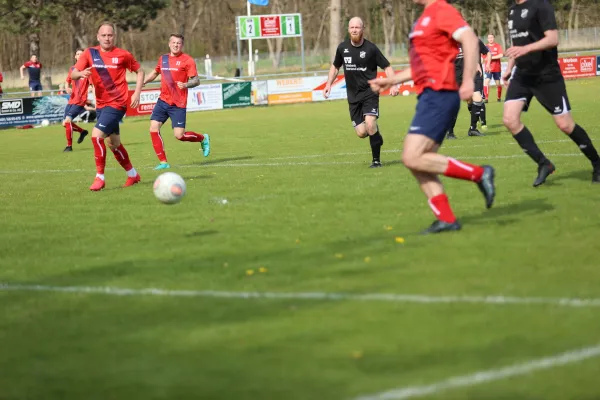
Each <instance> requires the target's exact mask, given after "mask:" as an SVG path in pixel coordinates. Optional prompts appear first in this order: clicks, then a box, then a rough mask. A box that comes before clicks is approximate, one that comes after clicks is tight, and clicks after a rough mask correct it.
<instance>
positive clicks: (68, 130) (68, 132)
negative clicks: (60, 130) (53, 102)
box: [62, 104, 73, 153]
mask: <svg viewBox="0 0 600 400" xmlns="http://www.w3.org/2000/svg"><path fill="white" fill-rule="evenodd" d="M70 108H71V104H67V107H65V115H64V116H63V118H64V119H63V122H62V125H63V126H64V127H65V136H66V138H67V147H65V149H64V150H63V153H67V152H71V151H73V125H72V122H71V116H70V114H71V113H70Z"/></svg>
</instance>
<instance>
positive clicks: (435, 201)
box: [427, 193, 456, 224]
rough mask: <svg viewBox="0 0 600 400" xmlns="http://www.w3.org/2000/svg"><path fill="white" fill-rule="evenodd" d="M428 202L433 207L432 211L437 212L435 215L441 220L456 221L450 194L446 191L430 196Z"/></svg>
mask: <svg viewBox="0 0 600 400" xmlns="http://www.w3.org/2000/svg"><path fill="white" fill-rule="evenodd" d="M427 202H428V203H429V207H431V211H433V214H435V217H436V218H437V219H439V220H440V221H444V222H448V223H449V224H451V223H453V222H455V221H456V217H455V216H454V213H453V212H452V209H451V208H450V203H449V202H448V196H446V195H445V194H444V193H442V194H438V195H437V196H435V197H432V198H430V199H429V200H428V201H427Z"/></svg>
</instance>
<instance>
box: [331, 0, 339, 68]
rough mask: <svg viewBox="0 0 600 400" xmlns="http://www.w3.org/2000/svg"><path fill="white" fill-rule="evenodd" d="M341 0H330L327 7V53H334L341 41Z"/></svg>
mask: <svg viewBox="0 0 600 400" xmlns="http://www.w3.org/2000/svg"><path fill="white" fill-rule="evenodd" d="M341 11H342V0H331V6H330V8H329V53H330V54H331V55H332V57H333V55H334V54H335V51H336V49H337V47H338V46H339V44H340V42H341V41H342V34H341V29H340V28H341V24H342V22H341V18H342V13H341Z"/></svg>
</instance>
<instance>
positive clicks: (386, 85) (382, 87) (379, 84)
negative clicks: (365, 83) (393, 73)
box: [369, 77, 394, 93]
mask: <svg viewBox="0 0 600 400" xmlns="http://www.w3.org/2000/svg"><path fill="white" fill-rule="evenodd" d="M369 85H371V90H372V91H374V92H375V93H381V92H384V91H386V90H387V89H390V88H391V87H392V86H393V85H394V82H393V81H392V80H391V79H390V78H387V77H385V78H375V79H371V80H370V81H369Z"/></svg>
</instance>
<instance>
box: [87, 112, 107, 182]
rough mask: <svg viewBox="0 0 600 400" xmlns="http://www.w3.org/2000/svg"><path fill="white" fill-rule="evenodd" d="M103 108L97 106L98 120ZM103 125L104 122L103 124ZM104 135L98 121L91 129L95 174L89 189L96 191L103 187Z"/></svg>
mask: <svg viewBox="0 0 600 400" xmlns="http://www.w3.org/2000/svg"><path fill="white" fill-rule="evenodd" d="M103 111H104V108H99V109H97V110H96V113H97V116H98V121H100V118H102V114H103ZM103 125H104V124H103ZM102 129H104V128H102ZM105 137H106V135H105V134H104V132H103V131H102V130H100V127H99V126H98V123H96V126H94V128H93V129H92V146H93V147H94V160H95V162H96V176H95V178H94V182H93V183H92V186H90V190H93V191H98V190H102V189H104V185H105V183H104V169H105V167H106V144H105V143H104V138H105Z"/></svg>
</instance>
